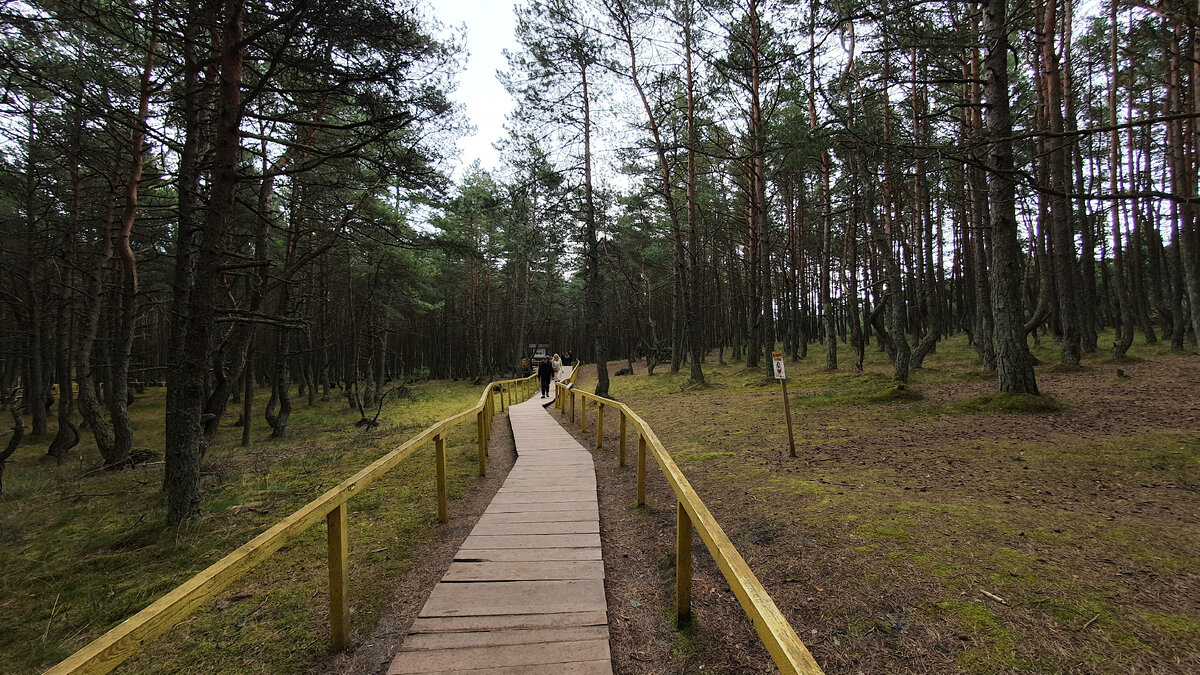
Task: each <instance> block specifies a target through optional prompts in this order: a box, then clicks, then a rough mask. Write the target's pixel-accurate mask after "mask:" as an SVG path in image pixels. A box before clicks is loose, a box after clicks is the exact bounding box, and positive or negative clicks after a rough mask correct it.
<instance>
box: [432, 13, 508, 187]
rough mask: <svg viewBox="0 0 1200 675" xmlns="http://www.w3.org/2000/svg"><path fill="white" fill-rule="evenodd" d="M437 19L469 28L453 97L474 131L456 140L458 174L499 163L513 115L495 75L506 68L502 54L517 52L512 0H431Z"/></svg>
mask: <svg viewBox="0 0 1200 675" xmlns="http://www.w3.org/2000/svg"><path fill="white" fill-rule="evenodd" d="M430 7H431V10H432V14H433V16H435V17H437V19H438V21H440V22H442V24H444V25H445V27H446V28H447V29H451V30H456V29H458V28H460V27H463V26H465V27H466V48H467V52H468V59H467V64H466V70H464V71H463V73H462V75H461V76H460V78H459V84H458V89H457V90H456V91H455V92H454V95H453V98H454V100H456V101H459V102H461V103H462V104H463V105H464V106H466V110H465V112H466V115H467V117H468V118H469V119H470V121H471V124H472V125H474V126H475V133H474V134H473V135H470V136H464V137H463V138H461V139H459V141H458V148H459V150H460V152H461V155H460V158H459V162H458V164H457V165H456V166H455V170H454V174H455V175H456V176H461V175H462V171H463V170H464V169H465V168H466V167H468V166H470V165H471V162H473V161H475V160H476V159H478V160H480V163H481V164H482V165H483V168H485V169H495V168H497V167H498V166H499V165H500V153H499V152H497V151H496V149H495V148H493V147H492V144H493V143H495V142H496V141H498V140H500V139H501V138H503V137H504V117H505V115H507V114H509V113H510V112H511V111H512V107H513V99H512V97H511V96H509V95H508V92H506V91H505V90H504V87H503V86H501V84H500V81H499V80H497V79H496V71H497V70H502V69H504V68H507V67H508V62H507V61H505V59H504V54H503V50H505V49H508V50H515V49H516V47H517V44H516V40H515V39H514V38H513V29H514V27H515V25H516V19H515V17H514V15H513V2H512V1H511V0H433V1H432V2H431V3H430Z"/></svg>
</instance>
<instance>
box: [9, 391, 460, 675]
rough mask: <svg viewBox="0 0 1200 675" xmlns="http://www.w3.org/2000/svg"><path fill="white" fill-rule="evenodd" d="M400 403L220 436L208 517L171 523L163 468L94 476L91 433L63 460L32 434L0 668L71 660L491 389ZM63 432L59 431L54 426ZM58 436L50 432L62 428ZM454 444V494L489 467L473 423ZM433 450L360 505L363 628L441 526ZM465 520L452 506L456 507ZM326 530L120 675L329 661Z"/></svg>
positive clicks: (331, 407)
mask: <svg viewBox="0 0 1200 675" xmlns="http://www.w3.org/2000/svg"><path fill="white" fill-rule="evenodd" d="M411 389H412V392H413V395H414V400H411V401H410V400H407V399H406V400H402V401H397V402H394V403H389V404H388V405H385V406H384V408H383V413H382V415H381V417H380V422H381V424H380V427H379V428H378V429H374V430H360V429H356V428H355V427H354V426H353V423H354V421H355V420H356V419H358V414H357V411H351V410H349V409H348V408H346V406H345V403H344V401H340V400H335V401H332V402H328V403H319V404H318V405H316V406H314V407H311V408H310V407H306V406H304V405H298V406H297V407H296V410H295V412H294V413H293V417H292V423H291V427H292V428H291V430H289V433H288V437H287V438H286V439H269V438H268V437H267V436H268V434H269V432H270V428H269V427H267V426H266V425H264V424H261V422H260V423H259V428H258V431H257V432H256V433H255V434H254V439H253V444H252V446H251V447H249V448H242V447H241V446H240V444H239V442H240V438H241V429H240V428H236V427H229V428H226V429H225V430H223V432H222V433H221V435H220V437H219V438H218V441H217V443H216V444H215V446H214V447H213V448H212V449H211V450H210V451H209V453H208V456H207V458H206V460H205V463H204V474H203V479H202V480H203V483H204V493H205V494H206V495H210V496H211V498H210V499H209V500H208V502H207V504H206V509H205V514H204V516H203V517H202V518H201V519H199V520H198V521H195V522H192V523H188V524H185V525H182V526H179V527H170V526H166V525H164V524H163V523H164V519H163V513H164V509H165V508H166V507H165V504H164V501H165V500H164V498H163V496H162V493H161V491H160V487H161V483H162V464H161V462H156V461H152V462H148V463H146V464H143V465H141V466H139V467H138V468H137V469H134V470H124V471H114V472H109V471H102V470H101V471H95V470H94V468H95V466H96V465H97V464H98V463H99V457H98V455H97V454H96V451H95V449H94V448H93V447H88V446H87V443H88V441H89V440H90V435H87V434H85V435H84V443H83V444H81V445H80V446H79V447H77V448H75V449H74V450H73V451H72V454H71V457H70V459H69V460H68V462H67V463H65V464H64V465H62V466H54V465H53V464H48V465H47V464H44V463H43V461H42V457H41V456H42V455H43V454H44V453H45V441H46V439H32V438H27V439H26V442H25V443H24V444H23V446H22V447H21V449H20V451H19V452H18V453H17V454H16V455H15V456H14V458H13V459H12V460H11V461H10V463H9V468H8V471H7V473H6V479H7V480H6V486H5V492H4V494H3V495H2V496H0V570H2V572H0V607H2V608H3V611H2V612H0V672H4V673H34V672H40V671H42V670H44V669H45V668H46V667H48V666H50V665H53V664H54V663H56V662H57V661H59V660H61V659H63V658H65V657H66V656H68V655H70V654H71V653H72V652H73V651H75V650H76V649H78V648H79V647H81V646H83V645H84V644H86V643H87V642H88V641H90V640H91V639H93V638H95V637H96V636H98V635H100V634H101V633H103V632H104V631H106V630H108V629H109V628H111V627H112V626H114V625H116V624H117V623H119V622H120V621H122V620H123V619H125V618H127V617H129V616H131V615H132V614H134V613H135V612H137V611H138V610H140V609H142V608H143V607H145V606H146V605H148V604H149V603H150V602H152V601H153V600H154V599H156V598H158V597H159V596H161V595H163V594H164V593H166V592H167V591H168V590H170V589H171V588H173V587H175V586H176V585H178V584H179V583H181V582H183V581H185V580H186V579H188V578H189V577H191V576H192V575H193V574H195V573H196V572H197V571H199V570H201V569H203V568H204V567H205V566H207V565H209V564H211V563H213V562H215V561H216V560H218V559H220V558H221V557H222V556H224V555H225V554H227V553H229V552H230V551H232V550H233V549H235V548H237V547H238V546H240V545H241V544H243V543H245V542H246V541H247V540H249V539H251V538H252V537H253V536H255V535H256V534H258V533H259V532H261V531H263V530H264V529H266V528H267V527H269V526H270V525H272V524H274V523H275V522H277V521H278V520H280V519H282V518H283V517H285V516H287V515H288V514H290V513H291V512H292V511H294V510H296V509H297V508H299V507H300V506H301V505H303V504H304V503H306V502H308V501H309V500H311V499H313V498H315V497H317V496H319V495H320V494H321V493H322V492H324V491H325V490H328V489H329V488H330V487H332V486H334V485H336V484H337V483H339V482H341V481H342V480H344V479H345V478H347V477H348V476H349V475H350V474H352V473H353V472H354V471H356V470H358V469H359V468H361V467H363V466H365V465H367V464H368V463H370V462H371V461H373V460H374V459H376V458H377V457H379V456H380V455H382V454H383V453H385V452H387V451H388V450H391V449H392V448H394V447H395V446H396V445H399V444H400V443H402V442H403V441H404V440H406V439H407V438H408V437H410V436H411V435H413V434H414V433H415V432H416V431H418V430H419V429H422V428H424V427H425V426H428V425H429V424H431V423H432V422H434V421H437V420H439V419H442V418H444V417H447V416H449V415H451V414H453V413H455V412H459V411H461V410H463V409H465V408H467V407H469V406H471V405H473V404H474V403H475V402H476V401H477V400H478V398H479V395H480V393H481V391H482V388H481V387H479V386H474V385H471V384H468V383H450V382H444V381H438V382H426V383H422V384H418V385H415V386H412V387H411ZM131 412H132V413H133V416H134V422H135V425H136V431H137V438H138V449H144V450H147V451H150V452H151V453H153V452H154V451H155V450H156V449H159V448H161V447H162V433H163V431H162V429H163V427H162V415H163V391H162V390H161V389H148V390H147V392H146V394H145V396H143V397H141V398H139V400H138V401H137V403H136V404H135V405H134V406H133V407H132V408H131ZM52 429H53V427H52ZM52 433H53V432H52ZM449 441H450V442H449V443H448V446H447V458H448V465H449V484H450V487H449V490H450V495H451V497H452V498H453V497H456V496H458V495H459V494H461V492H462V490H463V489H465V487H466V486H467V485H468V484H469V482H470V481H471V477H472V476H474V473H475V469H476V467H477V458H476V454H475V450H476V446H475V440H474V425H473V424H464V425H462V427H461V428H460V431H459V432H458V433H454V434H452V435H451V436H450V439H449ZM432 452H433V451H432V448H428V449H425V450H422V451H421V452H419V453H418V454H417V455H415V456H414V457H412V458H411V459H410V460H408V461H407V462H405V463H403V464H401V465H400V466H399V467H397V469H395V470H393V471H392V472H391V474H389V475H388V476H387V477H385V478H383V479H382V480H380V481H377V482H376V483H374V484H373V485H372V486H371V487H370V488H368V489H367V490H366V491H365V492H364V493H363V494H361V495H359V496H357V497H355V498H354V499H353V500H351V502H350V559H351V575H350V584H351V607H352V612H353V614H352V617H353V619H352V622H353V629H354V631H355V632H356V633H358V634H362V633H364V632H369V631H370V630H371V629H372V628H373V627H374V625H375V621H376V619H377V618H378V616H379V613H380V611H381V610H382V608H383V605H384V603H385V602H386V601H387V599H388V598H389V597H390V595H391V593H390V590H389V589H390V588H392V587H393V586H394V582H395V580H396V579H397V578H398V577H399V575H401V574H403V572H404V571H405V570H406V569H407V568H408V567H410V566H411V565H412V564H414V562H415V561H413V560H412V559H411V557H410V555H409V553H408V551H409V550H411V549H412V547H414V546H415V545H416V544H418V543H419V542H421V541H422V540H424V539H425V538H426V537H428V536H429V535H430V533H431V532H432V531H433V527H432V526H433V525H435V524H436V498H435V494H436V493H435V487H434V464H433V455H432ZM451 508H452V510H453V505H452V507H451ZM327 591H328V589H327V578H326V567H325V533H324V528H323V527H321V526H317V527H315V528H313V529H312V530H310V531H309V532H308V533H307V534H305V535H304V537H302V538H301V539H300V540H299V541H297V542H296V543H295V544H293V545H291V546H290V547H287V548H285V549H284V550H282V551H280V552H279V553H277V554H275V556H273V557H272V558H271V559H270V560H268V561H267V562H265V563H264V564H262V565H260V566H259V567H258V568H256V569H255V570H254V571H253V572H251V573H250V575H249V576H248V577H246V578H245V579H243V580H242V581H240V582H237V583H235V584H234V585H233V586H231V587H230V589H228V590H227V591H226V592H224V593H222V594H220V595H218V596H217V598H215V599H214V600H213V601H211V602H210V603H208V604H207V605H206V606H204V607H202V608H201V609H200V610H198V611H197V612H196V613H194V614H193V615H192V616H191V617H190V618H188V619H186V620H184V621H183V622H182V623H181V624H180V625H179V626H178V627H176V628H175V629H174V630H173V631H172V632H170V633H168V634H167V635H165V636H163V637H161V638H159V639H158V640H157V641H155V642H154V643H152V644H151V645H150V646H149V648H148V649H147V650H146V651H145V652H144V653H143V654H142V655H141V656H139V657H136V658H135V659H134V660H132V661H131V662H129V664H128V665H126V666H125V667H124V670H123V672H131V673H132V672H136V673H176V672H182V671H183V670H184V665H185V664H186V670H188V671H190V672H233V671H245V672H270V673H284V672H301V671H305V670H309V669H312V668H313V666H314V664H317V663H320V662H322V661H323V660H324V659H327V658H328V649H327V647H326V643H327V639H328V631H329V629H328V619H327V607H328V604H327V602H328V601H327V595H326V594H327Z"/></svg>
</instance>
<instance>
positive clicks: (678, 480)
mask: <svg viewBox="0 0 1200 675" xmlns="http://www.w3.org/2000/svg"><path fill="white" fill-rule="evenodd" d="M576 372H578V369H577V370H576ZM571 379H572V380H573V379H574V373H572V378H571ZM567 384H568V383H561V382H560V383H559V384H558V389H557V390H556V394H555V396H556V398H557V399H558V400H559V403H560V408H562V409H563V410H564V412H565V408H566V405H567V402H566V401H565V400H563V399H565V398H569V399H570V409H571V421H572V422H574V421H575V396H576V395H578V396H579V397H580V408H581V409H582V410H581V414H580V425H581V429H582V430H585V431H586V429H587V401H588V399H591V400H593V401H595V402H596V405H597V406H598V409H597V415H596V439H597V441H596V445H597V447H599V446H600V439H601V438H602V436H603V433H604V426H603V425H604V414H603V410H604V408H605V407H606V406H608V407H613V408H616V409H617V410H618V411H620V413H621V432H620V435H621V450H620V455H619V460H618V461H619V463H620V466H625V430H626V419H628V420H629V421H630V422H631V423H632V426H633V428H634V430H635V431H637V434H638V458H637V459H638V461H637V503H638V506H641V505H644V504H645V503H646V451H647V448H649V450H650V452H651V453H652V454H653V455H654V460H655V461H656V462H657V463H658V466H659V468H660V469H661V470H662V472H663V476H664V477H665V478H666V479H667V482H668V483H669V484H670V485H671V489H672V490H673V491H674V492H675V497H676V498H677V501H676V528H677V529H676V537H675V540H676V544H675V545H676V550H675V606H676V616H677V618H678V621H679V622H680V623H681V624H682V623H686V622H687V621H688V620H689V619H690V617H691V580H692V554H691V552H692V546H691V544H692V527H693V525H694V526H695V528H696V531H697V532H699V533H700V539H701V540H703V541H704V545H705V546H707V547H708V551H709V553H711V554H712V557H713V560H715V561H716V562H717V566H718V567H720V569H721V573H722V574H723V575H724V576H725V580H726V581H728V582H729V587H730V588H731V589H732V590H733V594H734V595H735V596H737V599H738V602H739V603H740V604H741V605H742V609H743V610H744V611H745V612H746V616H748V617H749V618H750V620H751V622H752V623H753V624H754V630H755V631H757V632H758V636H759V638H760V639H761V640H762V642H763V646H765V647H766V648H767V651H768V652H770V654H771V658H772V659H774V660H775V665H777V666H778V667H779V670H780V672H782V673H785V674H791V673H797V674H802V675H819V674H822V673H823V672H824V671H822V670H821V667H820V666H818V665H817V662H816V660H815V659H813V657H812V654H811V653H810V652H809V651H808V648H807V647H805V646H804V643H803V642H802V641H801V640H800V637H799V636H797V635H796V631H795V630H793V629H792V626H791V624H789V623H788V621H787V619H786V618H784V616H783V613H782V612H780V611H779V608H778V607H777V606H776V605H775V601H773V600H772V599H771V596H770V595H768V594H767V590H766V589H765V588H763V585H762V583H760V582H759V580H758V577H756V576H754V572H752V571H750V567H749V566H748V565H747V564H746V561H745V560H744V559H743V558H742V556H741V554H740V553H738V551H737V549H736V548H735V547H734V545H733V542H731V541H730V540H729V537H728V536H726V534H725V531H724V530H723V529H721V526H720V524H718V523H717V520H716V518H714V517H713V515H712V513H711V512H710V511H709V510H708V507H707V506H705V505H704V502H703V501H702V500H701V499H700V497H699V495H697V494H696V492H695V490H693V489H692V485H691V483H689V482H688V479H687V477H685V476H684V475H683V472H682V471H680V470H679V467H678V466H677V465H676V464H675V461H674V460H672V459H671V455H670V454H668V453H667V450H666V448H664V447H663V445H662V443H661V442H660V441H659V440H658V436H656V435H655V433H654V430H653V429H651V428H650V425H649V424H647V423H646V421H645V420H643V419H642V418H641V417H639V416H638V415H637V413H635V412H633V410H632V409H631V408H629V406H627V405H625V404H624V403H619V402H617V401H614V400H612V399H609V398H604V397H603V396H597V395H596V394H593V393H590V392H585V391H581V390H577V389H575V388H574V387H571V386H567Z"/></svg>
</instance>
